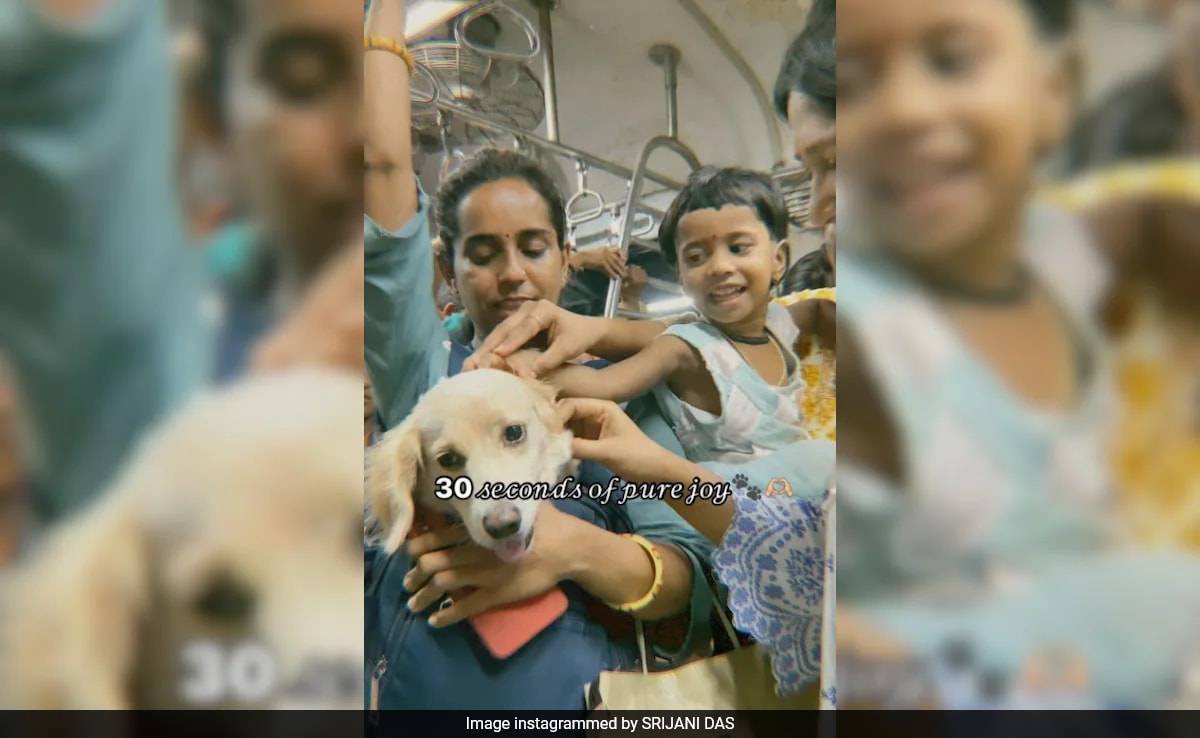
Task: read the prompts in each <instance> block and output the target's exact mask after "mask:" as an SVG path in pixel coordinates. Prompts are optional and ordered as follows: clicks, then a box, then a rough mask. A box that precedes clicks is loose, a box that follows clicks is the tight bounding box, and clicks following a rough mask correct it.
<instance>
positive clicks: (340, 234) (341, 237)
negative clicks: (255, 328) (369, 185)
mask: <svg viewBox="0 0 1200 738" xmlns="http://www.w3.org/2000/svg"><path fill="white" fill-rule="evenodd" d="M242 12H243V13H244V18H245V27H244V28H243V33H242V34H241V36H240V38H239V40H238V43H237V44H236V45H235V47H234V51H233V59H232V60H231V61H232V64H231V79H230V88H229V90H230V92H229V94H230V98H229V101H228V103H229V111H230V119H229V123H230V135H231V139H232V140H231V143H232V148H233V154H234V157H235V161H236V166H237V168H238V176H239V181H240V183H241V184H242V186H243V187H244V188H245V190H244V193H245V195H246V197H247V200H248V202H247V204H248V205H249V206H250V208H251V210H252V212H253V214H254V217H255V220H256V221H257V223H258V225H259V226H260V227H261V228H262V230H263V232H264V235H265V236H266V237H267V240H268V241H269V242H270V243H272V244H275V245H279V246H283V247H284V248H286V249H288V256H289V257H291V258H293V259H296V260H298V261H299V263H301V264H305V265H308V266H310V267H316V266H319V265H320V264H321V263H322V262H323V261H324V258H325V257H326V256H327V255H328V254H330V253H331V252H332V251H333V250H335V249H336V248H337V247H339V246H341V245H343V244H344V243H346V242H347V241H349V240H351V239H352V238H353V237H354V236H356V235H361V233H362V230H361V229H362V212H363V178H362V147H363V139H364V133H363V128H362V125H363V123H362V51H361V49H362V41H361V39H362V14H361V13H360V12H359V9H358V7H357V6H356V5H355V4H353V3H347V2H329V0H253V2H244V3H243V4H242Z"/></svg>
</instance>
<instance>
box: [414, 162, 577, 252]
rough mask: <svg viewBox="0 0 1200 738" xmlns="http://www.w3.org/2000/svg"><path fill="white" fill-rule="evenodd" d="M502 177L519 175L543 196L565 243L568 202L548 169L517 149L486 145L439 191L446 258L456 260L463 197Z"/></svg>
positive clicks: (561, 243) (557, 233)
mask: <svg viewBox="0 0 1200 738" xmlns="http://www.w3.org/2000/svg"><path fill="white" fill-rule="evenodd" d="M503 179H516V180H520V181H522V182H524V183H525V184H527V185H529V186H530V187H532V188H533V189H534V191H536V192H537V193H538V195H540V196H541V198H542V200H543V201H544V202H545V203H546V209H547V210H549V211H550V222H551V223H553V224H554V233H555V236H556V237H557V238H558V246H559V248H563V247H564V246H565V245H566V232H567V212H566V202H565V201H564V200H563V196H562V193H561V192H559V189H558V186H557V185H555V184H554V179H553V178H551V176H550V174H549V172H547V171H546V170H545V169H543V168H542V165H541V164H539V163H538V162H537V161H536V160H534V159H531V158H530V157H528V156H526V155H524V154H521V153H519V152H516V151H507V150H503V149H484V150H483V151H480V152H479V153H478V154H476V155H475V156H473V157H471V158H470V159H469V160H468V161H467V163H466V164H464V165H463V167H462V168H461V169H459V170H458V171H457V172H455V173H454V175H453V176H452V177H450V179H448V180H446V181H445V182H444V183H443V184H442V186H441V187H440V188H439V189H438V192H437V203H436V207H435V208H434V220H435V221H436V224H437V230H438V237H439V238H440V239H441V241H442V248H443V249H444V250H445V255H446V258H447V259H448V260H449V261H450V263H451V264H453V263H454V244H455V243H457V241H458V239H459V238H460V237H461V236H462V224H461V223H459V220H458V208H459V206H460V205H462V202H463V200H465V199H467V197H468V196H469V195H470V194H471V193H472V192H474V191H475V190H477V189H479V188H480V187H482V186H484V185H486V184H490V183H492V182H498V181H500V180H503Z"/></svg>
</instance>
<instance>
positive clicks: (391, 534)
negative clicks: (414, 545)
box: [366, 420, 423, 554]
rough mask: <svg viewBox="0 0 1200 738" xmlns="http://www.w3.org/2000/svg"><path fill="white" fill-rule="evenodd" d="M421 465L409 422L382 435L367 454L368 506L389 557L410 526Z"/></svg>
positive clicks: (418, 436)
mask: <svg viewBox="0 0 1200 738" xmlns="http://www.w3.org/2000/svg"><path fill="white" fill-rule="evenodd" d="M422 464H423V459H422V456H421V434H420V431H419V430H418V428H417V425H416V423H414V422H413V421H411V420H409V421H405V422H404V423H403V424H402V425H400V427H398V428H394V429H393V430H390V431H388V432H387V433H385V434H384V436H383V438H381V439H379V442H378V443H376V444H375V445H374V446H372V447H371V449H370V450H368V451H367V457H366V472H367V473H366V494H367V507H368V509H369V510H370V516H371V518H372V520H373V521H374V522H376V523H378V524H379V527H380V530H381V532H382V534H383V548H384V550H385V551H387V552H388V553H389V554H393V553H395V552H396V551H397V550H399V548H400V546H402V545H403V544H404V539H405V537H406V536H408V531H409V528H411V527H412V522H413V492H414V490H415V489H416V487H417V481H418V480H419V478H420V475H421V467H422Z"/></svg>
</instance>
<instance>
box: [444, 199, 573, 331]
mask: <svg viewBox="0 0 1200 738" xmlns="http://www.w3.org/2000/svg"><path fill="white" fill-rule="evenodd" d="M458 221H459V224H460V226H461V232H462V235H461V236H460V237H459V239H458V242H457V243H455V244H454V245H453V250H454V264H453V269H452V273H450V274H446V275H445V276H446V281H447V282H449V283H450V286H451V287H453V288H454V290H455V292H457V293H458V295H459V298H460V302H461V306H462V308H463V310H464V311H465V312H466V314H467V315H468V316H469V317H470V318H471V322H472V323H473V324H474V326H475V335H476V336H477V337H480V338H482V337H484V336H487V335H488V334H489V333H491V332H492V329H494V328H495V327H496V326H497V325H499V324H500V323H501V322H502V321H503V320H504V319H505V318H507V317H508V316H510V315H512V314H513V313H515V312H516V311H517V310H518V309H520V307H521V305H522V304H524V303H526V302H529V301H530V300H549V301H551V302H555V303H557V302H558V298H559V294H560V293H561V292H562V288H563V285H564V284H566V280H567V275H568V269H567V264H568V263H567V258H566V257H567V254H566V253H565V250H564V249H562V248H560V247H559V243H558V235H557V233H556V232H555V230H554V223H553V221H552V220H551V219H550V208H549V206H547V204H546V201H545V200H544V199H543V198H542V196H541V195H540V194H538V192H537V190H535V189H534V188H533V187H530V186H529V185H528V184H527V183H526V182H524V181H523V180H518V179H502V180H498V181H496V182H489V183H488V184H485V185H482V186H480V187H478V188H477V189H475V190H474V191H472V192H471V194H469V195H467V197H466V198H464V199H463V201H462V203H461V204H460V205H459V206H458Z"/></svg>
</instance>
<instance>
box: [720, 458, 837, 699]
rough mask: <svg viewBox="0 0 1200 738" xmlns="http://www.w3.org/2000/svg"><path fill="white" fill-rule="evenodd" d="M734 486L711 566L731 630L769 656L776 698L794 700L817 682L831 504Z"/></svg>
mask: <svg viewBox="0 0 1200 738" xmlns="http://www.w3.org/2000/svg"><path fill="white" fill-rule="evenodd" d="M733 482H734V487H733V491H734V499H735V501H736V508H735V512H734V518H733V522H732V523H731V524H730V527H729V530H728V532H727V533H726V534H725V538H724V540H723V541H722V542H721V545H720V546H719V547H718V548H717V550H716V551H715V552H714V554H713V566H714V568H715V570H716V573H717V576H718V577H720V579H721V581H722V582H723V583H724V584H725V585H726V586H727V587H728V588H729V608H730V610H731V611H732V612H733V617H734V626H735V627H736V628H737V629H738V630H740V631H742V632H744V633H748V634H750V635H751V636H753V637H754V639H755V640H756V641H758V642H759V643H761V644H762V645H763V647H764V648H766V649H767V651H768V652H769V653H770V654H771V657H772V666H773V669H774V673H775V680H776V682H777V684H778V690H779V693H780V694H782V695H791V694H798V693H799V692H800V691H801V690H802V689H803V688H804V687H805V686H808V685H811V684H812V682H813V681H815V680H816V679H817V678H818V677H819V676H820V675H821V667H822V635H823V631H822V621H823V612H824V609H825V605H826V600H825V597H824V592H825V585H826V582H827V580H829V581H831V580H832V575H833V572H832V569H833V556H832V553H833V552H832V550H831V549H830V548H829V546H828V543H827V539H826V535H827V527H828V526H827V510H826V507H827V505H826V502H831V501H832V496H831V495H830V494H829V493H826V494H825V495H824V496H823V497H816V498H813V497H803V496H791V495H786V494H771V492H770V491H767V492H764V491H763V490H760V489H758V488H757V487H752V486H748V480H747V479H746V477H744V476H738V477H735V478H734V480H733ZM822 686H823V687H827V688H829V691H830V694H831V695H832V688H831V687H828V685H822Z"/></svg>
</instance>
